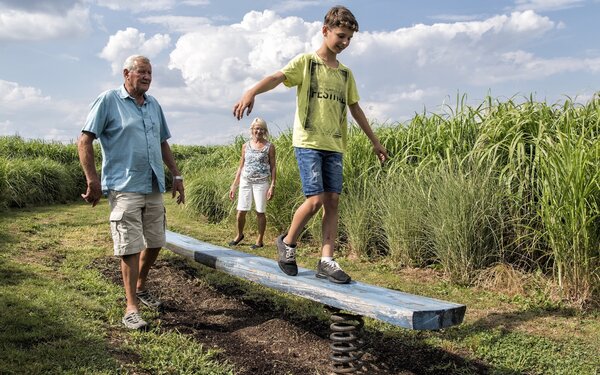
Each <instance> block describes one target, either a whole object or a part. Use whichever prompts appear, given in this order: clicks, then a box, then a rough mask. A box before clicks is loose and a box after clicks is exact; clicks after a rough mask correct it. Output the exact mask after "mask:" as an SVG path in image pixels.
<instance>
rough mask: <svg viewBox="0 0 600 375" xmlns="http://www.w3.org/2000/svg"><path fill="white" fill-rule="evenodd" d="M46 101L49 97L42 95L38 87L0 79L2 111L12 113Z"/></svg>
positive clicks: (0, 104) (0, 105) (0, 106)
mask: <svg viewBox="0 0 600 375" xmlns="http://www.w3.org/2000/svg"><path fill="white" fill-rule="evenodd" d="M48 101H50V97H49V96H43V95H42V91H41V90H40V89H37V88H35V87H24V86H20V85H19V84H18V83H16V82H10V81H4V80H0V108H1V109H2V111H1V112H2V113H12V112H15V111H19V110H22V109H23V108H27V107H30V106H32V105H37V104H40V103H43V102H48Z"/></svg>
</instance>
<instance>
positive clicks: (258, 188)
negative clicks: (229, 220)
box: [229, 117, 276, 249]
mask: <svg viewBox="0 0 600 375" xmlns="http://www.w3.org/2000/svg"><path fill="white" fill-rule="evenodd" d="M250 135H251V136H252V138H251V139H250V140H249V141H248V142H246V143H244V144H243V145H242V155H241V158H240V166H239V167H238V169H237V172H236V174H235V179H234V180H233V184H232V185H231V188H230V189H229V198H230V199H231V200H233V199H234V198H235V190H236V188H237V187H238V186H239V197H238V205H237V236H236V237H235V239H234V240H233V241H231V242H229V246H236V245H237V244H239V243H240V242H241V241H242V240H243V239H244V226H245V225H246V213H247V212H248V211H250V209H251V208H252V201H253V200H254V208H255V210H256V221H257V223H258V237H257V239H256V242H255V243H254V244H253V245H252V246H250V247H251V248H252V249H256V248H259V247H263V246H264V242H263V237H264V234H265V229H266V227H267V217H266V215H265V211H266V207H267V200H270V199H271V198H272V197H273V192H274V189H275V180H276V173H275V146H274V145H273V144H272V143H271V142H269V141H268V136H269V129H268V128H267V123H266V122H265V121H264V120H263V119H260V118H258V117H257V118H255V119H254V120H253V121H252V123H251V124H250Z"/></svg>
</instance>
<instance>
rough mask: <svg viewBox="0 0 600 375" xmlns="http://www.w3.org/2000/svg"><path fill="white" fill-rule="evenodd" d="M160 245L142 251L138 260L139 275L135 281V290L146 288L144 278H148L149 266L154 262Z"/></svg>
mask: <svg viewBox="0 0 600 375" xmlns="http://www.w3.org/2000/svg"><path fill="white" fill-rule="evenodd" d="M160 249H161V248H160V247H158V248H151V249H145V250H144V251H142V253H141V256H140V260H139V275H138V278H137V283H136V288H137V290H136V291H138V292H139V291H144V290H146V280H147V279H148V273H149V272H150V268H152V266H153V265H154V262H156V258H158V253H159V252H160Z"/></svg>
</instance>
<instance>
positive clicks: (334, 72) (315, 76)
mask: <svg viewBox="0 0 600 375" xmlns="http://www.w3.org/2000/svg"><path fill="white" fill-rule="evenodd" d="M281 72H282V73H283V74H284V75H285V81H284V82H283V83H284V85H286V86H287V87H293V86H297V90H296V101H297V103H296V116H295V118H294V134H293V145H294V146H295V147H303V148H312V149H317V150H325V151H336V152H342V153H343V152H344V150H345V149H346V141H347V138H348V120H347V113H348V105H352V104H354V103H357V102H358V100H359V96H358V90H357V88H356V82H355V81H354V76H353V75H352V71H351V70H350V69H349V68H348V67H347V66H345V65H343V64H342V63H339V66H338V67H337V68H330V67H328V66H327V65H325V63H324V62H323V60H322V59H321V58H320V57H319V56H318V55H317V54H316V53H305V54H301V55H299V56H296V57H295V58H294V59H293V60H292V61H290V62H289V63H288V64H287V65H286V66H285V67H284V68H283V69H282V70H281Z"/></svg>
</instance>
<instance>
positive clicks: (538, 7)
mask: <svg viewBox="0 0 600 375" xmlns="http://www.w3.org/2000/svg"><path fill="white" fill-rule="evenodd" d="M584 3H585V0H515V9H516V10H535V11H538V12H544V11H554V10H561V9H567V8H573V7H578V6H581V5H583V4H584Z"/></svg>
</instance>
